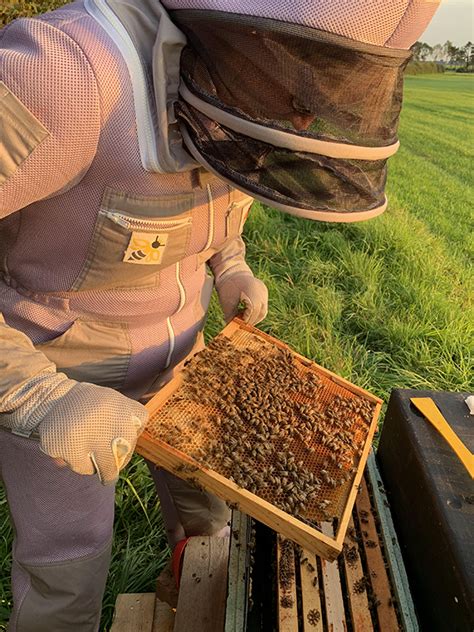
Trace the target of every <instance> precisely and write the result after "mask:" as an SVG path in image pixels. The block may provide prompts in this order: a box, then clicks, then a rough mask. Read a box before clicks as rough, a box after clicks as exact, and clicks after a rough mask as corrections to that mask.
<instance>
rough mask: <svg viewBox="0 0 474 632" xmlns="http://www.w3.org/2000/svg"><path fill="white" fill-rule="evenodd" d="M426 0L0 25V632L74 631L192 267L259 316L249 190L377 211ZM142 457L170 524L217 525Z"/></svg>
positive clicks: (363, 214)
mask: <svg viewBox="0 0 474 632" xmlns="http://www.w3.org/2000/svg"><path fill="white" fill-rule="evenodd" d="M436 6H437V2H431V1H429V0H416V1H415V0H413V1H409V0H391V1H390V2H386V1H384V2H382V1H381V0H359V1H358V2H350V3H348V2H343V1H342V0H337V1H331V2H329V1H326V2H314V1H310V0H298V1H297V0H295V1H292V2H276V1H274V0H252V1H250V0H241V1H240V2H235V3H230V2H227V1H225V0H167V1H166V2H163V5H162V4H160V3H159V2H158V0H80V1H79V2H75V3H73V4H71V5H68V6H66V7H64V8H61V9H59V10H56V11H54V12H52V13H49V14H46V15H43V16H39V17H38V18H35V19H24V20H18V21H16V22H14V23H12V24H11V25H9V26H7V27H6V28H4V29H3V30H2V31H1V34H0V47H1V49H0V80H1V82H0V131H1V140H0V217H1V218H2V219H1V221H0V232H1V242H0V250H1V257H0V262H1V263H0V265H1V280H0V312H1V314H2V316H1V320H0V474H1V477H2V479H3V484H4V485H5V488H6V492H7V497H8V501H9V506H10V511H11V516H12V520H13V524H14V528H15V543H14V547H13V572H12V580H13V596H14V610H13V614H12V618H11V622H10V628H9V630H10V631H12V632H13V631H15V632H43V631H44V632H46V631H47V632H56V631H58V632H59V631H61V632H66V631H68V630H77V631H80V632H89V631H90V632H95V631H96V630H97V629H98V625H99V619H100V608H101V600H102V594H103V590H104V586H105V581H106V576H107V570H108V566H109V560H110V546H111V536H112V523H113V506H114V485H113V482H114V481H115V480H116V479H117V476H118V473H119V470H120V469H121V468H122V467H123V466H124V465H125V464H126V463H127V462H128V460H129V459H130V456H131V454H132V452H133V449H134V446H135V442H136V439H137V437H138V435H139V433H140V432H141V430H142V429H143V427H144V425H145V423H146V421H147V412H146V410H145V408H144V406H143V405H142V403H140V401H144V399H145V398H146V397H147V396H149V395H150V394H152V393H154V392H156V391H157V390H158V389H159V388H160V387H161V386H162V384H164V383H165V381H166V380H167V379H169V376H170V374H171V371H172V369H173V367H176V366H177V365H178V364H179V363H180V362H181V361H182V360H183V359H184V358H185V357H186V356H187V355H188V354H189V353H190V351H191V349H192V348H193V347H195V345H196V344H199V339H200V332H201V331H202V328H203V323H204V320H205V316H206V313H207V309H208V305H209V299H210V295H211V291H212V288H213V286H215V287H216V289H217V292H218V295H219V299H220V303H221V305H222V309H223V312H224V315H225V317H226V319H229V318H231V317H232V315H234V314H235V313H236V311H237V308H238V305H239V302H240V301H243V302H244V303H245V306H246V310H245V318H246V319H247V320H249V321H250V322H252V323H257V322H259V321H260V320H261V319H262V318H263V317H264V316H265V313H266V309H267V291H266V288H265V286H264V285H263V283H262V282H261V281H259V280H257V279H256V278H255V277H254V276H253V274H252V272H251V270H250V268H249V267H248V265H247V264H246V263H245V248H244V244H243V241H242V238H241V233H242V228H243V225H244V222H245V220H246V217H247V214H248V211H249V207H250V204H251V201H252V197H255V198H258V199H259V200H262V201H263V202H266V203H268V204H270V205H271V206H273V207H276V208H278V209H281V210H283V211H286V212H289V213H292V214H294V215H298V216H300V217H306V218H310V219H320V220H329V221H355V220H361V219H366V218H371V217H374V216H376V215H378V214H379V213H381V212H382V211H383V210H384V209H385V206H386V199H385V194H384V185H385V177H386V161H387V158H388V157H389V156H391V155H392V154H393V153H394V152H395V151H396V149H397V147H398V141H397V123H398V117H399V111H400V106H401V93H402V90H401V86H402V73H403V68H404V66H405V65H406V63H407V60H408V58H409V54H408V52H407V49H408V47H409V46H410V45H411V44H412V43H413V42H414V41H415V40H416V39H417V37H418V36H419V35H420V33H421V32H422V31H423V30H424V28H425V26H426V25H427V24H428V22H429V20H430V18H431V16H432V14H433V13H434V11H435V9H436ZM167 11H168V12H167ZM186 42H187V45H186ZM211 274H212V276H211ZM153 475H154V478H155V480H156V481H157V484H158V487H159V493H160V497H161V500H162V506H163V508H164V514H165V515H164V518H165V523H166V526H167V528H168V533H169V536H170V539H171V541H172V542H176V540H179V539H180V538H182V537H184V535H193V534H205V533H209V534H210V533H217V532H219V531H221V530H222V529H223V528H225V525H226V522H227V520H228V511H227V508H226V506H225V504H224V503H223V502H222V501H220V500H218V499H217V498H215V497H213V496H211V495H209V494H206V493H203V492H199V491H197V490H193V489H191V488H190V487H189V486H187V485H186V484H184V483H182V482H180V481H178V480H177V479H175V478H174V477H172V476H171V475H168V474H166V473H164V472H157V471H155V470H154V471H153Z"/></svg>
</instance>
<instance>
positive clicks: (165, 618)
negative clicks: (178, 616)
mask: <svg viewBox="0 0 474 632" xmlns="http://www.w3.org/2000/svg"><path fill="white" fill-rule="evenodd" d="M173 629H174V610H173V609H172V608H171V606H169V605H168V604H167V603H164V601H160V600H159V599H156V600H155V613H154V616H153V629H152V632H173Z"/></svg>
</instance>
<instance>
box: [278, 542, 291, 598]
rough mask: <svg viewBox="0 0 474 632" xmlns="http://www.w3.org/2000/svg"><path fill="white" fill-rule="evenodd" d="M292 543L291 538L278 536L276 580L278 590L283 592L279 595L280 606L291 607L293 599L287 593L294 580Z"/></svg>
mask: <svg viewBox="0 0 474 632" xmlns="http://www.w3.org/2000/svg"><path fill="white" fill-rule="evenodd" d="M293 551H294V544H293V542H292V541H291V540H287V539H283V538H280V558H279V560H278V582H279V584H280V590H281V592H282V593H283V594H282V596H281V597H280V606H281V607H282V608H291V607H292V606H293V599H292V597H291V596H290V595H288V594H285V593H287V592H288V591H289V590H290V589H291V587H292V585H293V582H294V578H295V569H294V557H293Z"/></svg>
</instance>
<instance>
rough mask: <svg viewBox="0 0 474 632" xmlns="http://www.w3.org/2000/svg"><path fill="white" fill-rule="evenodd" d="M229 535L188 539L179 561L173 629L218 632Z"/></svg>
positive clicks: (221, 619)
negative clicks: (181, 561) (181, 570)
mask: <svg viewBox="0 0 474 632" xmlns="http://www.w3.org/2000/svg"><path fill="white" fill-rule="evenodd" d="M228 561H229V538H218V537H214V536H201V537H195V538H191V539H190V541H189V542H188V544H187V546H186V549H185V553H184V560H183V572H182V575H181V584H180V587H179V597H178V607H177V609H176V617H175V624H174V632H196V631H197V630H203V631H204V630H205V631H206V632H222V631H223V629H224V621H225V605H226V593H227V565H228Z"/></svg>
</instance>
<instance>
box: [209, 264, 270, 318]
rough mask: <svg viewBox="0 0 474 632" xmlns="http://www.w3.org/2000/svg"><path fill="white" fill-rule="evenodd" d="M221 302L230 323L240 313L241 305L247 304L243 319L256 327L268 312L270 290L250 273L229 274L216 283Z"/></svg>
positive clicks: (225, 316)
mask: <svg viewBox="0 0 474 632" xmlns="http://www.w3.org/2000/svg"><path fill="white" fill-rule="evenodd" d="M216 290H217V294H218V296H219V302H220V304H221V307H222V311H223V312H224V318H225V320H226V322H227V323H228V322H229V321H230V320H232V318H233V317H234V316H236V315H237V313H238V311H239V303H240V302H242V303H244V304H245V309H244V312H243V314H242V319H243V320H244V321H245V322H246V323H250V324H251V325H256V324H257V323H259V322H260V321H262V320H263V319H264V318H265V316H266V315H267V312H268V290H267V286H266V285H265V283H263V281H260V279H256V278H255V277H254V276H253V274H251V273H248V272H237V273H236V274H227V275H225V276H224V278H223V279H222V280H219V281H218V282H217V283H216Z"/></svg>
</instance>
